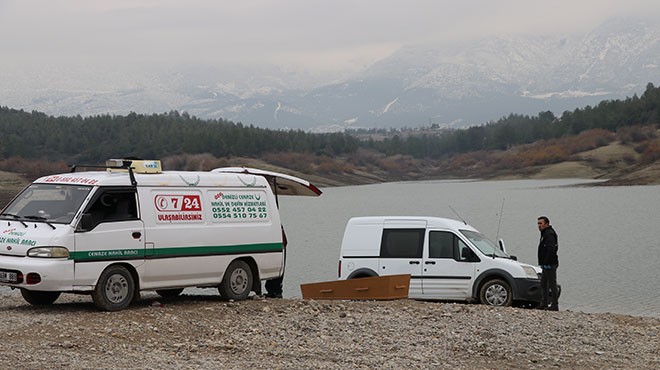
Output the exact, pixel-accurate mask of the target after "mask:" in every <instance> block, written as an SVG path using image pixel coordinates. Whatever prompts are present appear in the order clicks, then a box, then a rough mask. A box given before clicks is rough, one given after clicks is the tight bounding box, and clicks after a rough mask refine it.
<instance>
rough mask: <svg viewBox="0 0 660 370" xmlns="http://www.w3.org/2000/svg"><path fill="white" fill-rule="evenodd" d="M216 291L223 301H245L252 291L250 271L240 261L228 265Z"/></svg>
mask: <svg viewBox="0 0 660 370" xmlns="http://www.w3.org/2000/svg"><path fill="white" fill-rule="evenodd" d="M218 291H219V292H220V295H221V296H222V297H223V298H224V299H233V300H235V301H242V300H244V299H247V297H248V295H250V291H252V269H251V268H250V266H249V265H248V264H247V263H246V262H245V261H242V260H235V261H233V262H232V263H230V264H229V266H228V267H227V270H226V271H225V276H224V277H223V278H222V282H221V283H220V285H219V286H218Z"/></svg>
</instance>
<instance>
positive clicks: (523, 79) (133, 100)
mask: <svg viewBox="0 0 660 370" xmlns="http://www.w3.org/2000/svg"><path fill="white" fill-rule="evenodd" d="M659 76H660V22H658V21H650V20H643V19H639V18H615V19H612V20H610V21H607V22H605V23H603V24H602V25H600V26H599V27H597V28H595V29H594V30H592V31H590V32H588V33H585V34H579V35H503V36H493V37H490V38H486V39H479V40H475V41H473V42H470V43H464V44H443V45H432V46H428V45H409V46H404V47H403V48H401V49H400V50H398V51H397V52H395V53H393V54H392V55H390V56H388V57H386V58H384V59H382V60H380V61H377V62H375V63H373V64H372V65H371V66H369V67H367V68H366V69H365V70H363V71H361V72H360V73H358V74H356V75H354V76H353V77H350V78H345V79H343V80H342V81H338V82H334V83H325V84H322V85H316V86H312V87H309V86H306V87H305V86H303V84H301V83H300V82H301V81H304V80H305V79H306V78H308V79H309V78H311V76H308V75H306V74H305V73H304V72H301V71H299V70H295V69H291V70H287V69H286V68H279V67H274V66H266V67H253V68H251V69H249V70H241V69H239V68H228V69H223V68H219V67H213V66H201V65H185V66H176V67H164V66H149V67H148V68H146V67H142V68H138V67H136V68H135V69H134V70H132V71H129V72H126V73H121V71H115V70H113V69H112V68H106V69H104V70H102V71H100V72H99V71H96V70H94V69H93V68H92V67H88V68H87V69H82V70H80V71H78V72H76V71H73V70H70V71H69V70H65V69H64V70H63V69H54V70H49V71H46V72H41V74H34V73H28V72H25V73H22V74H19V75H17V76H10V75H3V73H2V72H0V78H2V80H3V81H4V82H3V85H2V87H0V102H2V104H3V105H7V106H13V107H17V108H23V109H26V110H38V111H42V112H46V113H47V114H51V115H56V116H57V115H68V116H72V115H78V114H80V115H83V116H88V115H97V114H127V113H130V112H137V113H145V114H150V113H160V112H167V111H172V110H177V111H180V112H184V111H185V112H188V113H189V114H191V115H194V116H197V117H200V118H203V119H208V118H223V119H227V120H231V121H235V122H242V123H244V124H253V125H255V126H260V127H267V128H274V129H303V130H310V131H321V132H323V131H339V130H343V129H345V128H348V127H351V128H356V127H367V128H371V127H379V128H389V127H395V128H396V127H417V126H429V125H430V124H437V125H440V126H441V127H464V126H470V125H478V124H483V123H486V122H489V121H493V120H496V119H498V118H501V117H503V116H506V115H508V114H509V113H512V112H516V113H521V114H537V113H539V112H541V111H548V110H549V111H553V112H554V113H555V114H561V113H562V112H563V111H566V110H573V109H575V108H581V107H584V106H586V105H590V104H596V103H598V102H599V101H602V100H607V99H619V98H624V97H627V96H632V95H634V94H640V93H642V92H643V89H644V87H645V86H646V84H647V83H649V82H653V83H656V84H657V83H659V82H660V77H659Z"/></svg>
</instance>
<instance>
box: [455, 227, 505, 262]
mask: <svg viewBox="0 0 660 370" xmlns="http://www.w3.org/2000/svg"><path fill="white" fill-rule="evenodd" d="M461 234H463V235H465V237H466V238H468V239H469V240H470V241H471V242H472V244H473V245H474V246H475V247H477V248H478V249H479V250H480V251H481V253H483V254H485V255H486V256H490V257H503V258H510V257H509V255H508V254H506V253H504V252H503V251H502V250H501V249H500V248H498V247H497V245H495V243H493V242H492V241H490V239H488V238H486V237H485V236H484V235H483V234H481V233H478V232H475V231H470V230H461Z"/></svg>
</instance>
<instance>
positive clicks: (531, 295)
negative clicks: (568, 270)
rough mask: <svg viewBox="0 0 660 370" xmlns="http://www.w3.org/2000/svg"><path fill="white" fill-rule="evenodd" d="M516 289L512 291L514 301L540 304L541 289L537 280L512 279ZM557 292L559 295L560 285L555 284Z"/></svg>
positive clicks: (539, 281)
mask: <svg viewBox="0 0 660 370" xmlns="http://www.w3.org/2000/svg"><path fill="white" fill-rule="evenodd" d="M514 283H515V285H516V287H515V288H514V291H513V299H514V300H515V301H527V302H541V296H542V293H541V292H542V289H541V280H539V279H525V278H520V279H514ZM557 290H559V295H561V285H559V284H557Z"/></svg>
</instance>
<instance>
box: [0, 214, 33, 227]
mask: <svg viewBox="0 0 660 370" xmlns="http://www.w3.org/2000/svg"><path fill="white" fill-rule="evenodd" d="M3 216H9V217H11V218H13V219H14V220H17V221H18V222H20V223H21V224H23V226H25V227H28V225H27V224H26V223H25V222H23V221H22V220H21V216H18V215H15V214H13V213H0V217H3Z"/></svg>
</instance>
